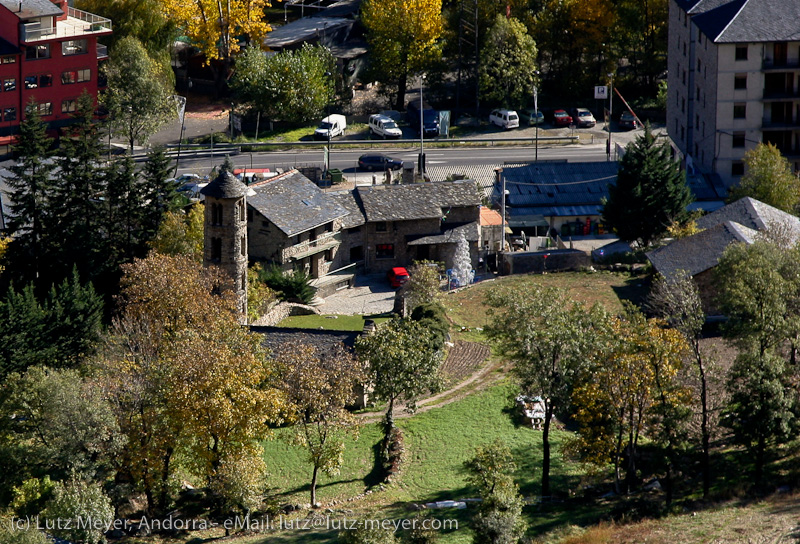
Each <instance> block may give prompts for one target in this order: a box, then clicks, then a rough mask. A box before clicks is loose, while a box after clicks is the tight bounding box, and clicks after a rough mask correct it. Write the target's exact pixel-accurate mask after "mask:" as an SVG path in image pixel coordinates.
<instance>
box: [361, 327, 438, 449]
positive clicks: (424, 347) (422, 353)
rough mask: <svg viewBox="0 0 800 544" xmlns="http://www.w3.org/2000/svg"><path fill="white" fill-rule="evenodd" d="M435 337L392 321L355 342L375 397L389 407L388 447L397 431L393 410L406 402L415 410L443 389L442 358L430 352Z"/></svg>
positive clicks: (409, 408) (386, 424) (422, 328)
mask: <svg viewBox="0 0 800 544" xmlns="http://www.w3.org/2000/svg"><path fill="white" fill-rule="evenodd" d="M431 335H432V333H431V332H430V331H429V330H428V329H427V328H426V327H424V326H423V325H421V324H419V323H417V322H416V321H411V320H407V319H393V320H391V321H389V322H388V323H385V324H382V325H381V326H379V327H378V328H377V330H376V331H375V333H374V334H372V335H370V336H362V337H361V338H359V339H358V340H356V352H357V353H358V356H359V358H360V359H361V360H362V361H366V362H367V363H368V364H369V378H370V381H371V384H372V386H373V390H372V394H373V396H374V397H375V398H376V399H377V400H382V401H387V402H388V403H389V405H388V407H387V409H386V420H385V438H386V440H385V445H386V446H388V440H389V436H390V434H391V431H392V429H394V406H395V403H396V402H398V401H400V400H403V401H405V403H406V409H407V410H408V411H410V412H413V411H414V410H415V409H416V402H415V401H416V399H417V397H419V396H420V395H422V394H423V393H425V392H426V391H430V392H435V391H436V390H437V389H438V388H439V387H440V380H439V366H440V364H441V359H442V354H441V352H440V351H439V350H434V349H432V348H431V345H432V338H431Z"/></svg>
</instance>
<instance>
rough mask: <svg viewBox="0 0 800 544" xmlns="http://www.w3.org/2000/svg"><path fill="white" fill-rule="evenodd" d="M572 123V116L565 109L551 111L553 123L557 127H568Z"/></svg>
mask: <svg viewBox="0 0 800 544" xmlns="http://www.w3.org/2000/svg"><path fill="white" fill-rule="evenodd" d="M571 124H572V117H570V116H569V114H568V113H567V112H566V111H565V110H556V111H554V112H553V125H555V126H557V127H568V126H570V125H571Z"/></svg>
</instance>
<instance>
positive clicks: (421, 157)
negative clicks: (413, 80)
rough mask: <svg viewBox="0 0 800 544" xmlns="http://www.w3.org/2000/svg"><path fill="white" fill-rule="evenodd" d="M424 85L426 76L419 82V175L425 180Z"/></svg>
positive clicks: (423, 75) (421, 77)
mask: <svg viewBox="0 0 800 544" xmlns="http://www.w3.org/2000/svg"><path fill="white" fill-rule="evenodd" d="M424 83H425V74H422V76H420V80H419V175H420V177H421V178H423V179H424V178H425V144H424V140H425V124H424V122H423V115H422V114H423V112H424V111H425V106H423V101H422V85H423V84H424Z"/></svg>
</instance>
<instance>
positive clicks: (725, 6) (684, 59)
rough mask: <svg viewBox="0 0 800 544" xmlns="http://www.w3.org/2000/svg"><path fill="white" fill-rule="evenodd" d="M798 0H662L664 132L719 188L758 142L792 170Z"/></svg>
mask: <svg viewBox="0 0 800 544" xmlns="http://www.w3.org/2000/svg"><path fill="white" fill-rule="evenodd" d="M798 21H800V2H798V1H796V0H791V1H787V0H670V4H669V42H668V72H669V73H668V80H667V91H668V95H667V131H668V133H669V136H670V138H671V139H672V142H673V144H674V146H675V148H676V149H677V151H679V152H680V154H681V155H682V158H683V159H684V160H685V162H686V165H687V168H689V169H692V168H694V169H696V170H699V172H700V173H704V174H712V175H717V176H719V178H720V179H721V181H722V183H723V184H724V185H725V186H727V187H730V186H733V185H736V184H738V182H739V180H740V179H741V176H742V175H743V174H744V163H743V162H742V157H743V156H744V154H745V152H746V151H747V150H748V149H752V148H753V147H755V146H756V145H757V144H758V143H759V142H769V143H772V144H774V145H776V146H777V147H778V149H780V150H781V152H782V153H783V154H784V155H785V156H786V157H787V158H788V159H789V161H790V162H791V163H792V164H793V165H794V168H795V170H798V169H800V24H799V23H798Z"/></svg>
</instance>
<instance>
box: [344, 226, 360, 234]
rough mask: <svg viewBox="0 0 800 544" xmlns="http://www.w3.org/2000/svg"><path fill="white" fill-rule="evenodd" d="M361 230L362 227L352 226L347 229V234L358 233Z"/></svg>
mask: <svg viewBox="0 0 800 544" xmlns="http://www.w3.org/2000/svg"><path fill="white" fill-rule="evenodd" d="M359 232H361V227H351V228H349V229H347V234H358V233H359Z"/></svg>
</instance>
